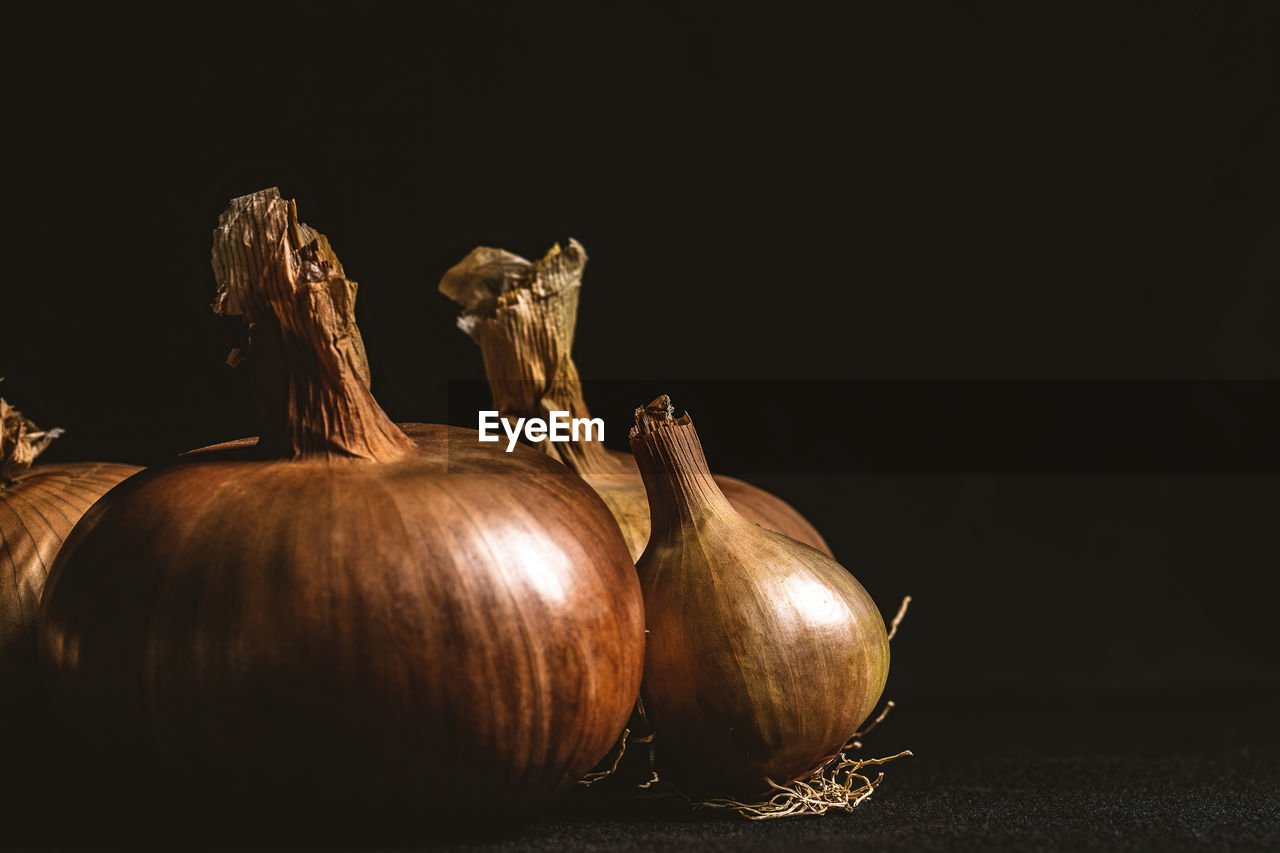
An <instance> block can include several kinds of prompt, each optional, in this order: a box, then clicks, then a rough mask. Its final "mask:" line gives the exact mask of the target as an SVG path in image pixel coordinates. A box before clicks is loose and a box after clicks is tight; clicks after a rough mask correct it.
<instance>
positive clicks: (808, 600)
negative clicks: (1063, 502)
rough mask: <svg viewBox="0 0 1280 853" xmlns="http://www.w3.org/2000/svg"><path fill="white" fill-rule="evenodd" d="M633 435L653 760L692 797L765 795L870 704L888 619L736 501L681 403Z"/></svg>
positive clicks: (838, 742) (884, 660)
mask: <svg viewBox="0 0 1280 853" xmlns="http://www.w3.org/2000/svg"><path fill="white" fill-rule="evenodd" d="M660 399H665V398H660ZM665 405H666V404H665V403H663V404H661V406H662V407H665ZM657 407H659V405H658V401H655V404H654V405H653V406H652V407H651V408H657ZM644 412H645V410H644V409H641V410H638V417H639V418H643V417H645V416H644V415H643V413H644ZM667 417H669V416H667ZM631 446H632V449H633V452H634V453H635V455H636V459H637V462H638V463H639V466H640V472H641V474H642V476H643V477H644V480H645V485H646V487H647V488H648V490H649V500H650V508H651V514H652V517H653V519H654V533H653V536H652V537H651V539H650V541H649V544H648V547H647V548H646V549H645V552H644V554H643V556H642V557H641V558H640V560H639V562H638V563H637V564H636V571H637V573H638V574H639V576H640V585H641V589H642V591H643V592H644V598H645V614H646V625H647V628H648V635H647V641H648V644H647V647H646V653H645V655H646V656H645V674H644V680H643V682H642V684H641V698H642V700H643V703H644V710H645V714H646V718H647V721H648V723H649V724H650V725H651V726H652V727H653V730H654V731H655V732H656V739H655V742H654V744H655V755H656V769H657V771H658V774H659V776H660V777H661V778H663V779H666V780H668V781H670V782H671V783H673V784H674V785H676V786H677V787H679V788H680V789H681V790H683V791H685V793H687V794H689V795H690V796H693V797H697V798H711V797H753V796H759V795H764V794H768V793H769V792H770V790H771V789H770V787H769V781H772V782H775V783H777V784H780V785H781V784H786V783H788V782H791V781H793V780H795V779H797V778H800V777H802V776H804V775H805V774H807V773H808V772H810V771H812V770H814V769H816V768H817V767H818V766H820V765H821V764H822V763H824V762H825V761H826V760H828V759H830V758H831V757H833V756H834V755H835V754H836V753H837V752H838V751H839V750H840V748H841V747H842V746H843V745H844V744H845V742H846V741H847V740H848V739H849V738H850V737H851V736H852V735H853V734H854V732H855V731H856V730H857V728H858V726H859V725H860V724H861V723H862V722H863V720H865V719H866V718H867V716H868V715H869V714H870V713H871V712H872V710H873V709H874V707H875V704H876V702H877V701H878V700H879V697H880V694H881V692H882V691H883V689H884V685H885V681H886V679H887V677H888V671H889V642H888V637H887V635H886V632H885V627H884V621H883V619H882V618H881V616H880V612H879V610H878V609H877V608H876V605H875V602H874V601H873V600H872V599H871V597H870V596H869V595H868V594H867V592H866V591H865V590H864V589H863V588H862V586H861V585H860V584H859V583H858V581H857V580H855V579H854V577H853V576H852V575H851V574H849V572H847V571H846V570H845V569H844V568H842V567H841V566H840V565H839V564H837V563H836V562H835V561H834V560H832V559H831V558H830V557H828V556H827V555H825V554H823V553H821V552H819V551H817V550H816V549H814V548H810V547H809V546H807V545H805V544H803V543H800V542H797V541H795V540H793V539H789V538H787V537H785V536H782V535H780V534H777V533H774V532H772V531H769V530H765V529H763V528H761V527H759V526H758V525H755V524H751V523H749V522H747V521H745V520H744V519H743V518H742V516H741V515H739V514H738V513H737V512H736V511H735V509H734V508H733V507H732V505H730V504H729V502H728V501H727V500H726V499H725V497H724V495H723V494H722V493H721V491H720V489H719V488H718V487H717V486H716V483H715V481H714V480H713V479H712V478H711V477H710V476H709V471H708V470H707V467H706V460H705V458H704V457H703V454H702V449H701V445H700V444H699V442H698V438H697V433H696V432H695V431H694V429H693V424H692V422H691V421H689V419H688V416H687V415H686V416H684V417H683V418H681V419H680V420H678V421H676V420H670V421H668V420H665V419H662V418H658V417H657V416H654V417H653V418H651V419H650V420H649V421H647V422H645V423H642V424H641V425H639V426H637V428H636V429H635V430H633V433H632V439H631Z"/></svg>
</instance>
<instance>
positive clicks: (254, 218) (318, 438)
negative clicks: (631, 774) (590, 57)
mask: <svg viewBox="0 0 1280 853" xmlns="http://www.w3.org/2000/svg"><path fill="white" fill-rule="evenodd" d="M213 264H214V270H215V273H216V276H217V279H218V283H219V292H218V300H217V302H216V303H215V308H216V309H217V310H219V311H220V312H222V313H224V314H230V315H243V316H244V317H245V319H246V320H247V321H248V323H249V330H250V332H249V341H250V343H249V351H248V356H247V360H248V363H249V365H250V366H251V367H253V368H254V370H255V377H256V379H257V380H258V382H259V384H260V390H261V392H262V398H263V404H264V412H265V414H266V416H267V417H266V419H265V421H264V429H263V432H262V436H261V438H260V439H258V440H257V441H256V442H254V441H253V440H245V441H240V442H234V443H231V444H227V445H221V446H218V447H213V448H206V449H204V450H201V451H197V452H194V453H189V454H186V455H185V456H183V457H180V458H179V459H177V460H175V461H174V462H172V463H170V464H167V465H163V466H157V467H156V468H153V469H150V470H148V471H147V472H146V473H144V474H143V475H141V476H139V477H137V478H135V479H134V480H132V481H130V483H128V484H127V485H126V486H124V487H123V488H121V489H119V490H117V491H115V492H113V493H112V494H111V495H110V496H109V498H108V499H106V500H104V501H102V502H100V503H99V504H98V506H97V507H96V508H95V509H94V510H93V511H92V512H91V513H90V514H89V515H88V516H86V518H85V519H84V521H83V522H82V523H81V524H80V525H79V526H78V527H77V528H76V530H75V533H74V534H73V536H72V537H71V539H70V540H69V541H68V543H67V546H66V547H65V548H64V549H63V552H62V554H61V556H60V557H59V559H58V562H57V564H56V565H55V567H54V572H53V576H52V578H51V580H50V583H49V586H48V589H47V590H46V593H45V598H44V603H43V611H42V618H41V623H40V651H41V655H42V658H43V660H44V662H45V664H46V667H47V670H48V672H49V674H50V676H51V680H52V682H53V684H54V686H55V688H57V692H58V696H59V697H60V698H61V699H62V700H63V701H64V703H65V704H66V705H67V706H68V707H69V708H71V709H72V710H73V711H78V712H79V713H80V718H79V719H81V720H82V721H83V722H85V724H86V725H88V726H89V727H91V728H92V730H93V731H94V733H95V735H96V736H97V737H98V738H101V739H102V740H104V741H108V742H111V743H118V744H120V747H121V748H123V749H126V750H132V751H134V752H133V754H131V755H130V757H129V764H130V765H133V766H137V767H139V768H140V769H141V770H142V771H143V772H144V773H145V774H150V775H151V776H152V777H153V778H154V779H158V780H163V784H164V785H166V786H170V787H178V788H181V787H182V786H184V785H186V784H191V785H195V786H197V789H198V790H200V791H202V792H212V793H213V794H215V795H216V796H217V797H218V798H219V802H229V801H232V800H235V801H237V802H241V803H243V802H258V803H261V804H263V807H264V808H267V809H276V808H277V807H278V806H279V805H280V803H281V802H282V801H283V802H286V803H294V804H297V805H300V806H301V807H302V808H303V809H304V810H306V811H307V812H308V813H309V814H310V815H311V816H312V817H315V816H316V815H317V813H318V812H319V811H320V810H322V809H324V808H326V807H327V806H326V805H325V804H330V805H332V804H333V803H334V802H335V801H336V802H337V803H340V804H341V805H342V807H343V808H342V809H340V810H338V811H346V810H349V809H350V808H351V807H352V806H353V805H356V804H361V805H371V806H374V807H376V808H377V810H378V811H379V812H383V811H384V810H385V809H386V808H387V807H390V808H391V809H393V810H395V813H397V814H400V815H402V816H403V815H408V816H412V815H421V816H422V817H421V819H422V820H428V817H427V815H430V819H436V818H439V817H442V816H444V817H447V816H448V815H449V814H451V813H453V812H454V810H456V809H460V808H462V807H465V806H468V805H470V806H472V807H475V808H483V809H486V810H492V808H493V802H494V801H493V798H495V797H496V798H498V799H499V800H500V801H501V804H502V807H501V809H500V811H504V812H509V811H510V810H511V807H513V806H515V807H527V806H530V805H533V804H536V803H538V802H540V801H542V800H544V799H545V798H547V797H549V796H550V795H552V794H554V793H555V792H557V791H559V790H561V789H563V788H565V787H566V786H568V785H571V784H572V783H573V782H574V781H575V780H576V779H578V778H579V777H580V776H581V775H582V774H583V773H584V772H585V771H586V770H587V769H589V768H590V767H591V766H592V765H593V764H594V763H595V762H597V761H598V760H599V759H600V758H601V756H603V755H604V754H605V753H606V752H607V751H608V749H609V748H610V746H611V745H612V744H613V743H614V741H615V740H616V738H617V737H618V734H619V733H620V732H621V731H622V728H623V726H624V724H625V722H626V719H627V716H628V713H629V711H630V709H631V707H632V705H633V703H634V699H635V695H636V692H637V690H638V685H639V678H640V673H641V666H642V656H643V647H644V635H643V611H642V603H641V598H640V594H639V589H638V586H637V582H636V579H635V571H634V568H633V566H632V563H631V561H630V559H629V556H628V552H627V548H626V544H625V542H624V541H623V539H622V537H621V535H620V534H619V532H618V529H617V525H616V524H615V523H614V522H613V519H612V517H611V516H610V515H609V512H608V510H607V509H606V507H605V506H604V504H603V503H601V501H600V499H599V498H598V497H597V496H596V495H595V493H594V492H593V491H592V490H591V489H590V488H589V487H587V486H586V485H585V484H584V483H582V482H581V480H580V479H578V478H577V477H574V476H573V475H572V474H570V473H569V472H567V471H565V469H564V468H563V466H561V465H558V464H557V463H555V462H554V461H552V460H550V459H547V458H545V457H544V456H542V455H540V454H537V453H535V452H533V451H531V450H528V449H522V450H521V452H519V453H512V454H507V453H503V452H501V451H500V450H497V449H495V448H493V447H492V446H491V445H486V444H480V443H479V442H478V441H477V440H476V438H477V434H476V433H475V432H473V431H471V430H463V429H459V428H454V427H446V426H435V425H426V424H418V425H409V426H406V427H405V428H404V429H401V428H399V427H397V426H396V425H395V424H393V423H392V422H391V421H390V420H389V419H388V418H387V416H386V415H385V414H384V413H383V411H382V410H381V409H380V408H379V407H378V406H377V404H376V402H375V401H374V399H373V397H372V395H371V394H370V392H369V388H368V383H367V371H366V369H365V367H364V357H363V351H362V348H361V347H360V346H359V345H358V337H357V335H356V332H355V325H354V318H353V311H352V300H353V297H354V292H355V288H354V284H353V283H352V282H350V281H348V280H347V279H345V277H344V276H343V275H342V274H341V272H340V269H341V268H340V266H338V265H337V263H336V258H333V257H332V250H330V249H328V246H327V243H323V242H322V241H321V240H320V238H319V237H318V235H315V233H314V232H310V231H308V230H305V228H304V227H303V226H300V225H299V224H298V222H297V219H296V212H295V209H294V207H293V204H292V203H291V202H286V201H284V200H282V199H281V198H280V196H279V194H278V193H277V192H276V191H275V190H267V191H263V192H260V193H257V194H254V195H251V196H245V197H242V198H239V199H236V200H235V201H233V202H232V204H231V207H230V208H229V209H228V210H227V211H226V212H225V213H224V214H223V215H222V217H221V218H220V220H219V227H218V230H217V231H216V232H215V243H214V253H213ZM236 798H243V799H238V800H236ZM330 811H334V810H333V809H332V808H330Z"/></svg>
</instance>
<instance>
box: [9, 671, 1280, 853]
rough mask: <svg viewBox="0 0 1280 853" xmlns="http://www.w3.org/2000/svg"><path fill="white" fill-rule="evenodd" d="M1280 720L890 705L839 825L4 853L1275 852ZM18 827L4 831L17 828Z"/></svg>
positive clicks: (83, 830)
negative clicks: (879, 778)
mask: <svg viewBox="0 0 1280 853" xmlns="http://www.w3.org/2000/svg"><path fill="white" fill-rule="evenodd" d="M1277 720H1280V692H1278V691H1275V690H1273V689H1269V688H1266V687H1259V688H1258V689H1233V690H1229V691H1227V690H1219V691H1198V692H1197V691H1189V692H1188V691H1183V692H1167V693H1150V692H1148V693H1133V694H1127V695H1122V694H1119V693H1115V692H1112V693H1109V694H1099V695H1094V696H1083V695H1078V694H1077V695H1063V696H1048V695H1040V696H1030V697H1029V696H1026V695H1022V696H1012V695H1010V696H999V695H986V696H962V695H949V696H943V695H935V696H924V695H919V696H899V697H897V705H896V707H895V709H894V712H893V713H892V714H891V715H890V716H889V717H888V718H887V719H886V721H885V722H884V723H883V725H881V726H880V727H879V728H878V729H877V730H876V731H875V732H873V733H872V734H871V735H869V736H868V738H867V743H866V747H865V752H866V753H867V754H874V755H885V754H891V753H894V752H897V751H899V750H901V749H904V748H909V749H911V750H912V751H913V752H914V756H913V757H908V758H903V759H900V760H898V761H895V762H892V763H891V764H888V765H886V766H885V767H884V768H883V769H884V772H885V778H884V781H883V782H882V784H881V786H880V788H879V789H878V791H877V792H876V793H875V795H874V796H873V797H872V798H871V799H869V800H868V801H866V802H865V803H864V804H862V805H861V806H859V807H858V808H857V809H856V810H855V811H853V812H852V813H843V812H839V813H831V814H828V815H826V816H823V817H802V818H788V819H782V820H771V821H762V822H750V821H746V820H743V819H741V818H738V817H736V816H733V815H731V814H726V813H722V812H708V811H697V812H694V811H691V810H690V809H689V808H688V807H687V806H685V805H684V804H682V803H678V802H672V801H662V800H658V801H654V800H648V801H642V800H633V799H619V798H613V797H611V796H609V795H607V794H600V793H598V792H597V790H596V789H593V790H592V791H586V790H585V789H583V790H580V791H579V792H575V793H574V794H573V795H571V796H570V797H569V798H568V799H567V800H565V801H562V802H561V803H560V804H559V805H557V806H555V807H554V808H552V809H550V810H548V811H547V812H546V813H545V814H543V815H542V816H541V818H540V819H539V820H537V821H536V822H532V823H525V824H523V825H520V826H516V827H508V828H506V829H503V828H500V823H501V821H500V818H501V817H502V816H503V815H504V814H505V813H506V811H507V807H506V804H505V803H504V800H503V792H502V791H483V792H478V793H477V796H478V797H482V798H485V799H488V800H490V801H491V803H492V806H491V807H488V806H486V807H485V809H487V813H488V814H491V815H492V817H493V820H487V819H485V818H481V819H480V820H477V821H474V822H473V823H471V824H468V825H466V826H464V827H463V828H462V829H461V830H460V831H459V832H457V833H455V834H453V836H452V837H449V838H445V837H440V836H439V835H437V834H436V833H434V832H433V830H431V829H430V828H426V829H425V830H424V831H423V832H422V833H421V834H420V835H419V836H418V837H415V838H413V839H409V838H395V837H392V838H389V839H388V838H381V839H379V840H378V841H377V842H376V843H371V842H370V841H369V838H372V837H374V836H375V835H377V833H372V832H371V833H370V834H369V835H368V836H365V835H364V833H362V832H360V831H356V832H354V833H352V834H350V835H346V836H344V835H333V836H330V837H319V838H317V837H315V836H311V837H305V838H304V837H301V836H292V835H291V834H290V833H289V832H288V830H286V832H285V835H283V836H281V837H276V838H269V837H265V836H262V835H254V834H249V835H238V834H236V833H235V832H234V831H227V830H226V827H224V826H218V825H217V822H216V821H215V822H213V823H208V822H205V821H200V822H198V823H195V822H190V823H184V822H183V821H181V820H176V819H174V818H172V817H166V816H164V815H155V816H154V817H153V818H152V819H151V821H150V822H149V825H148V826H145V827H142V826H139V825H138V824H137V823H136V822H128V823H120V824H113V823H112V821H111V820H109V819H108V820H105V821H104V820H103V819H101V818H100V817H99V818H95V819H94V821H95V822H94V823H93V824H92V825H90V824H85V823H83V822H82V820H83V818H82V817H81V816H80V815H78V813H77V812H76V810H74V809H67V810H66V811H62V812H60V811H59V808H58V807H57V806H56V805H55V806H54V807H53V808H51V809H49V813H48V814H44V815H40V816H38V817H30V818H29V819H28V821H26V825H25V826H22V827H20V828H18V831H16V832H15V831H8V832H7V837H8V839H9V841H8V847H7V849H54V848H56V849H103V848H115V849H135V848H138V847H144V846H145V847H148V848H153V849H209V848H212V849H285V848H302V849H342V850H371V849H393V850H406V851H412V850H453V851H525V850H529V851H534V850H537V851H542V850H547V851H550V850H622V851H631V850H636V851H638V850H683V849H697V850H700V851H713V850H734V851H737V850H794V849H801V848H807V849H814V850H828V849H850V850H911V851H916V850H1160V851H1167V850H1276V849H1280V725H1277ZM29 814H34V813H29ZM21 817H22V816H21V815H19V814H12V813H11V814H10V815H9V819H8V820H6V821H5V823H6V825H7V826H8V827H19V821H20V819H21ZM11 821H12V822H11ZM212 839H216V840H212ZM4 846H5V845H2V844H0V847H4Z"/></svg>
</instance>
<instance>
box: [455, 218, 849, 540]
mask: <svg viewBox="0 0 1280 853" xmlns="http://www.w3.org/2000/svg"><path fill="white" fill-rule="evenodd" d="M586 263H587V253H586V250H585V249H583V247H582V244H581V243H579V242H578V241H577V240H570V241H569V244H568V245H567V246H565V247H564V248H563V249H562V248H561V247H560V246H559V245H555V246H553V247H552V248H551V250H550V251H549V252H547V254H546V256H545V257H543V258H542V259H541V260H538V261H536V262H530V261H528V260H525V259H524V258H522V257H520V256H519V255H515V254H512V253H511V252H507V251H504V250H502V249H493V248H488V247H484V246H482V247H479V248H477V249H474V250H472V251H471V253H470V254H468V255H467V256H466V257H465V258H463V259H462V261H460V262H459V263H458V264H456V265H455V266H453V267H452V268H450V269H449V270H448V271H447V272H446V273H445V274H444V277H443V278H442V279H441V281H440V285H439V290H440V292H441V293H443V294H444V295H446V296H448V297H449V298H450V299H452V300H453V301H454V302H457V303H458V304H459V305H461V306H462V309H463V311H462V314H461V316H460V317H459V318H458V327H459V328H460V329H462V330H463V331H464V332H466V333H467V334H468V335H469V336H470V337H471V338H472V340H474V341H475V342H476V344H477V346H479V347H480V352H481V355H482V356H483V358H484V365H485V376H486V378H487V379H488V381H489V388H490V390H491V391H492V393H493V406H494V408H495V409H496V410H497V411H499V412H500V413H501V414H502V416H504V417H512V418H521V417H524V418H542V419H544V420H545V419H547V418H548V416H549V414H550V413H551V412H552V411H563V412H569V413H570V416H571V417H574V418H589V417H590V412H589V411H588V410H587V404H586V401H585V400H583V396H582V382H581V380H580V378H579V375H578V369H577V367H576V365H575V364H574V362H573V358H572V357H571V355H570V350H571V349H572V347H573V337H574V332H575V330H576V325H577V314H578V294H579V291H580V289H581V286H582V274H583V270H584V268H585V267H586ZM536 447H537V449H538V450H540V451H541V452H543V453H547V454H549V455H551V456H554V457H555V458H557V459H559V460H560V461H562V462H564V463H565V464H566V465H567V466H569V468H570V469H572V470H573V471H574V472H575V473H577V474H579V475H581V476H582V477H583V478H585V479H586V480H587V482H589V483H591V485H592V486H593V487H594V488H595V489H596V491H598V492H599V493H600V496H601V497H602V498H604V502H605V503H606V504H608V506H609V509H610V510H611V511H612V512H613V514H614V517H615V518H616V519H617V521H618V524H619V526H620V527H621V528H622V532H623V535H624V536H625V537H626V539H627V545H628V547H629V548H630V549H631V556H632V559H639V557H640V554H641V553H643V551H644V546H645V543H646V542H647V541H648V540H649V511H648V506H649V504H648V500H647V499H646V498H645V492H644V484H643V483H642V482H641V481H640V477H639V471H637V470H636V464H635V460H634V459H632V458H631V454H629V453H619V452H617V451H613V450H608V449H606V448H605V447H604V445H602V444H601V443H600V442H598V441H589V440H585V439H584V440H573V441H568V442H563V443H552V442H550V441H544V442H541V443H540V444H538V445H536ZM716 482H717V483H718V484H719V485H720V488H721V489H722V490H723V492H724V494H725V496H726V497H728V498H729V501H730V502H731V503H732V504H733V505H734V507H735V508H736V509H737V510H738V511H739V512H740V513H742V515H743V516H745V517H746V518H747V519H748V520H749V521H752V522H755V523H756V524H760V525H763V526H764V527H767V528H769V529H770V530H776V531H778V532H779V533H784V534H786V535H787V536H790V537H792V538H794V539H799V540H800V541H801V542H804V543H806V544H809V545H812V546H813V547H814V548H817V549H818V550H819V551H822V552H823V553H826V554H830V553H831V549H830V548H829V547H828V546H827V543H826V541H825V540H823V538H822V535H821V534H820V533H819V532H818V531H817V529H815V528H814V526H813V525H812V524H810V523H809V522H808V520H806V519H805V518H804V516H802V515H801V514H800V513H799V512H797V511H796V509H795V508H794V507H792V506H791V505H789V504H788V503H786V501H783V500H782V499H781V498H779V497H777V496H776V495H772V494H770V493H768V492H766V491H765V490H763V489H760V488H758V487H756V486H753V485H751V484H750V483H746V482H743V481H742V480H737V479H734V478H733V477H724V476H716Z"/></svg>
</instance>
